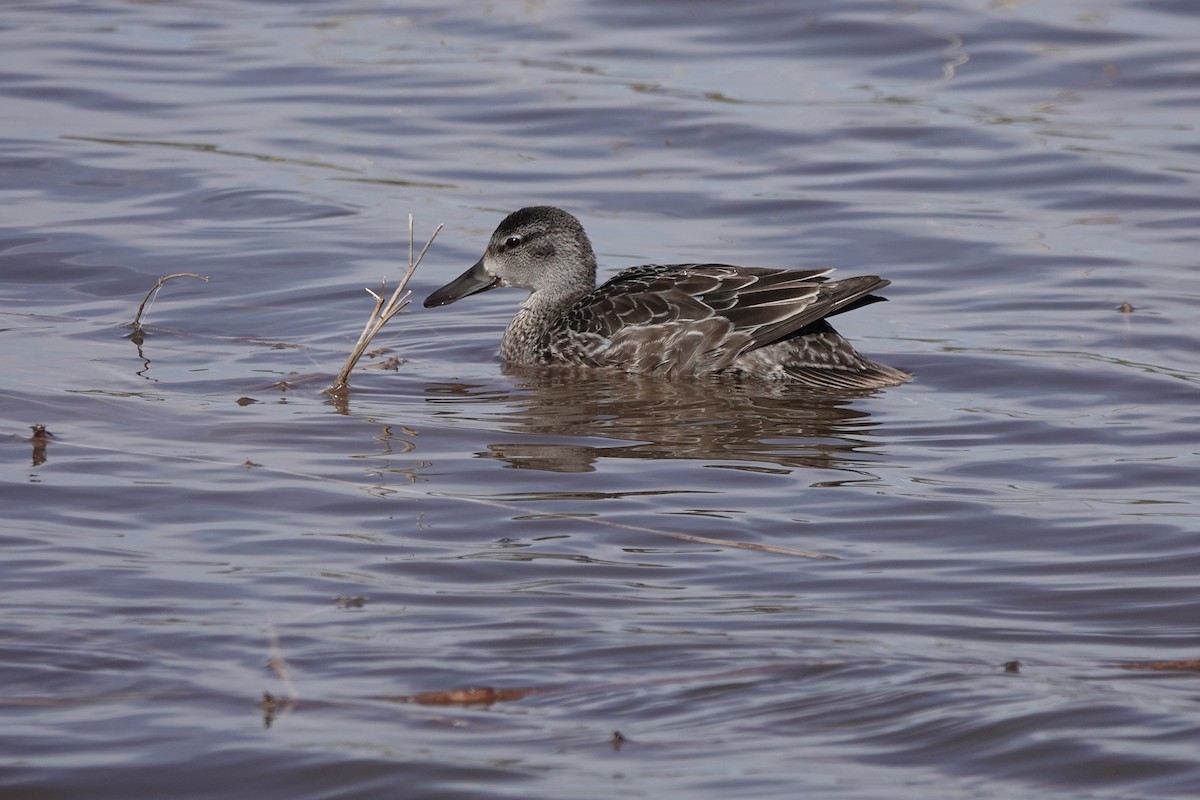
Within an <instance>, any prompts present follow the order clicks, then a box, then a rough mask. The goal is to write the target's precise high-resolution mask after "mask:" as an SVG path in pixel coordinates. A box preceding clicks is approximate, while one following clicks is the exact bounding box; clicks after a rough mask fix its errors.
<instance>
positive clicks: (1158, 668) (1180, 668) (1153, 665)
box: [1109, 658, 1200, 672]
mask: <svg viewBox="0 0 1200 800" xmlns="http://www.w3.org/2000/svg"><path fill="white" fill-rule="evenodd" d="M1109 666H1110V667H1116V668H1117V669H1133V670H1137V669H1140V670H1151V671H1154V672H1200V658H1188V659H1182V660H1180V661H1130V662H1128V663H1125V664H1109Z"/></svg>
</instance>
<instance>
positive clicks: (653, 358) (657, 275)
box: [425, 206, 909, 389]
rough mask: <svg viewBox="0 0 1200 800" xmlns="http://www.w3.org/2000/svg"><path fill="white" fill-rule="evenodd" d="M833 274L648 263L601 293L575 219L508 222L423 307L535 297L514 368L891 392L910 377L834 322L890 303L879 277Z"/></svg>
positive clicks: (531, 216)
mask: <svg viewBox="0 0 1200 800" xmlns="http://www.w3.org/2000/svg"><path fill="white" fill-rule="evenodd" d="M830 272H831V270H829V269H817V270H786V269H763V268H755V267H734V266H729V265H725V264H673V265H660V264H647V265H644V266H640V267H633V268H631V269H627V270H625V271H624V272H621V273H620V274H618V275H617V276H616V277H614V278H612V279H611V280H609V281H608V282H607V283H605V284H604V285H602V286H600V287H599V288H597V286H596V254H595V252H594V251H593V250H592V243H591V241H590V240H589V239H588V236H587V234H586V233H585V232H584V230H583V226H582V225H581V224H580V223H579V220H577V219H576V218H575V217H573V216H571V215H570V214H568V213H567V212H566V211H563V210H562V209H559V208H553V207H551V206H534V207H531V208H523V209H521V210H520V211H515V212H513V213H512V214H509V215H508V217H506V218H505V219H504V221H503V222H501V223H500V226H499V227H498V228H496V231H495V232H494V233H493V234H492V237H491V239H490V241H489V242H488V244H487V248H486V250H485V251H484V254H483V257H482V258H480V259H479V261H478V262H477V263H476V264H475V265H474V266H473V267H471V268H470V269H469V270H467V271H466V272H465V273H463V274H462V275H460V276H459V277H458V278H456V279H454V280H453V281H451V282H450V283H448V284H446V285H445V286H443V287H442V288H440V289H438V290H437V291H435V292H433V293H432V294H430V295H429V297H428V298H426V300H425V307H426V308H430V307H433V306H442V305H446V304H448V303H453V302H455V301H456V300H460V299H462V298H464V297H467V296H469V295H472V294H477V293H479V292H483V291H487V290H488V289H493V288H496V287H501V286H513V287H517V288H520V289H528V290H529V291H530V295H529V297H528V298H526V300H525V301H524V303H522V305H521V310H520V311H519V312H517V315H516V316H515V317H514V318H513V320H512V322H511V323H509V325H508V328H507V330H506V331H505V332H504V337H503V339H502V340H501V342H500V357H501V359H502V360H503V361H504V363H505V364H506V365H508V366H529V365H539V364H545V365H555V364H557V365H571V366H578V367H591V368H595V367H601V368H607V369H609V370H615V371H622V372H629V373H636V374H644V375H653V376H657V377H660V378H687V377H695V376H701V375H714V374H722V375H730V376H735V377H738V378H748V379H754V380H761V381H770V382H782V383H792V384H797V385H801V386H809V387H813V388H820V389H875V388H881V387H885V386H895V385H897V384H900V383H903V382H904V381H906V380H908V377H909V376H908V374H907V373H904V372H901V371H900V370H898V369H894V368H892V367H889V366H886V365H884V364H880V363H878V362H875V361H872V360H870V359H868V358H866V357H864V356H862V355H860V354H859V353H858V352H857V351H856V350H855V349H854V348H853V347H852V346H851V345H850V343H849V342H848V341H846V340H845V339H844V338H842V337H841V336H840V335H839V334H838V332H837V331H835V330H834V329H833V327H832V326H831V325H830V324H829V322H828V317H831V316H834V315H836V314H841V313H844V312H847V311H851V310H853V309H856V308H861V307H863V306H865V305H869V304H871V303H874V302H878V301H879V300H882V299H883V298H881V297H878V296H876V295H874V294H872V292H875V291H877V290H879V289H882V288H883V287H885V286H887V285H888V283H889V281H887V280H884V279H883V278H879V277H876V276H874V275H865V276H860V277H854V278H845V279H843V280H837V281H830V280H827V276H828V274H829V273H830Z"/></svg>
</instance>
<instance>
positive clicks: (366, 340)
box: [325, 214, 444, 396]
mask: <svg viewBox="0 0 1200 800" xmlns="http://www.w3.org/2000/svg"><path fill="white" fill-rule="evenodd" d="M443 227H444V226H442V225H440V224H439V225H438V226H437V227H436V228H434V229H433V233H432V234H431V235H430V237H429V241H427V242H426V243H425V246H424V247H422V248H421V253H420V254H419V255H418V256H417V258H416V260H415V261H414V260H413V216H412V214H409V215H408V271H407V272H405V273H404V277H403V278H401V279H400V285H399V286H397V287H396V289H395V291H393V292H392V296H391V298H389V299H388V300H387V301H386V302H384V299H383V293H384V291H386V289H387V281H386V280H385V281H384V282H383V284H382V285H381V286H380V287H379V293H378V294H376V293H375V292H373V291H371V290H370V289H367V292H369V293H370V295H371V296H372V297H374V298H375V308H374V309H372V311H371V316H369V317H368V318H367V324H366V325H365V326H364V327H363V332H362V334H361V335H359V337H358V342H357V343H356V344H355V345H354V349H353V350H351V351H350V357H349V358H347V359H346V363H345V364H343V365H342V371H341V372H339V373H338V376H337V380H335V381H334V382H333V385H332V386H330V387H329V388H328V389H326V390H325V393H326V394H331V395H335V396H336V395H344V394H345V393H346V391H347V390H348V389H349V388H350V372H351V371H352V370H353V369H354V365H355V364H357V363H358V359H360V358H361V357H362V354H363V353H364V352H366V350H367V348H368V347H370V346H371V340H373V339H374V338H375V335H376V334H378V333H379V331H380V329H382V328H383V326H384V325H385V324H387V321H388V320H390V319H391V318H392V317H394V316H396V315H397V314H398V313H400V311H401V309H403V308H404V307H405V306H406V305H408V304H409V302H410V300H411V298H412V292H406V291H405V287H406V286H408V280H409V278H411V277H412V275H413V273H414V272H416V271H417V267H419V266H420V265H421V259H423V258H425V254H426V253H427V252H429V246H430V245H432V244H433V240H434V239H435V238H437V235H438V232H439V231H441V229H442V228H443Z"/></svg>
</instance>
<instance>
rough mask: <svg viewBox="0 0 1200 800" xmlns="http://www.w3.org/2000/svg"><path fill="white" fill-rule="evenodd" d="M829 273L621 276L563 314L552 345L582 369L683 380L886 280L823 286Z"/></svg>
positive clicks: (859, 300) (738, 270)
mask: <svg viewBox="0 0 1200 800" xmlns="http://www.w3.org/2000/svg"><path fill="white" fill-rule="evenodd" d="M830 271H831V270H828V269H824V270H784V269H759V268H752V267H733V266H727V265H724V264H673V265H647V266H644V267H635V268H633V269H630V270H626V271H625V272H622V273H621V274H619V275H617V276H616V277H615V278H613V279H612V280H610V281H609V282H608V283H605V284H604V285H602V286H600V287H598V288H597V289H596V290H595V291H593V292H592V293H590V294H588V295H587V296H585V297H584V298H583V299H581V300H580V301H579V302H578V303H576V304H575V306H574V307H572V308H571V310H570V311H569V312H568V314H567V319H566V320H565V323H566V324H565V331H564V335H563V336H560V337H559V340H560V344H562V345H563V346H566V347H570V348H572V349H573V351H574V354H575V356H576V357H579V356H580V355H582V354H583V353H584V351H586V360H587V361H588V362H590V363H595V364H605V365H608V366H613V367H617V368H620V369H626V370H630V371H636V372H650V373H659V374H675V373H678V374H687V373H692V374H694V373H701V372H712V371H716V370H721V369H725V368H726V367H728V366H730V365H731V364H732V363H733V361H734V360H735V359H737V358H738V357H739V356H740V355H741V354H743V353H746V352H748V351H751V350H754V349H756V348H759V347H762V346H764V345H768V344H771V343H773V342H777V341H779V340H781V339H783V338H786V337H788V336H790V335H791V334H793V333H795V332H797V331H800V330H801V329H803V328H804V327H805V326H806V325H809V324H811V323H813V322H816V321H818V320H821V319H823V318H825V317H827V316H829V315H831V314H836V313H839V312H840V311H846V310H849V309H850V308H851V307H857V306H858V305H862V304H864V303H867V302H872V300H869V299H867V298H868V296H869V295H870V293H871V292H872V291H874V290H875V289H878V288H882V287H883V286H886V285H887V284H888V281H886V280H883V279H880V278H876V277H862V278H850V279H847V280H843V281H835V282H827V281H826V276H827V275H828V274H829V272H830Z"/></svg>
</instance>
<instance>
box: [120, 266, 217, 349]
mask: <svg viewBox="0 0 1200 800" xmlns="http://www.w3.org/2000/svg"><path fill="white" fill-rule="evenodd" d="M174 278H199V279H200V280H202V281H204V282H205V283H208V278H207V277H206V276H204V275H197V274H196V273H194V272H176V273H175V274H174V275H165V276H163V277H161V278H159V279H158V282H157V283H155V284H154V285H153V286H151V287H150V291H148V292H146V296H145V297H143V298H142V304H141V305H140V306H138V310H137V315H136V316H135V317H134V318H133V322H132V323H130V325H129V327H131V328H133V333H132V334H131V335H132V336H140V335H141V333H142V317H143V316H145V314H146V312H147V311H148V310H149V308H150V306H152V305H153V304H154V299H155V298H156V297H157V296H158V292H159V290H160V289H162V287H163V284H164V283H166V282H167V281H169V280H172V279H174Z"/></svg>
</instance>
